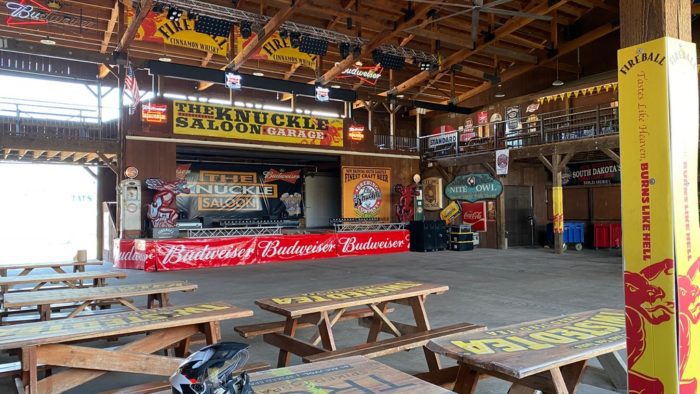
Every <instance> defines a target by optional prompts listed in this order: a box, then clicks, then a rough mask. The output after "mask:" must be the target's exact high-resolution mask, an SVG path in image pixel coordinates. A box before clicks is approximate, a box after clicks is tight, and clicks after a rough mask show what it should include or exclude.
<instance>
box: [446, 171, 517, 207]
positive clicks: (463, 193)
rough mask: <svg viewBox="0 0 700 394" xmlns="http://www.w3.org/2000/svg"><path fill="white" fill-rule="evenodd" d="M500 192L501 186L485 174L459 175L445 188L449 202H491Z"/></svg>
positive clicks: (501, 190)
mask: <svg viewBox="0 0 700 394" xmlns="http://www.w3.org/2000/svg"><path fill="white" fill-rule="evenodd" d="M502 192H503V184H502V183H501V182H500V181H498V179H496V178H494V177H492V176H491V175H490V174H487V173H473V174H466V175H460V176H458V177H456V178H455V179H454V180H453V181H452V182H450V183H449V184H448V185H447V186H446V187H445V195H446V196H447V198H449V199H450V200H460V201H469V202H476V201H484V200H493V199H495V198H496V197H498V196H499V195H500V194H501V193H502Z"/></svg>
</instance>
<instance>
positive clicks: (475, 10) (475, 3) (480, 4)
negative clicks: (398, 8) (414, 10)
mask: <svg viewBox="0 0 700 394" xmlns="http://www.w3.org/2000/svg"><path fill="white" fill-rule="evenodd" d="M409 1H410V2H414V3H424V4H434V5H440V6H449V7H458V8H465V9H464V10H461V11H457V12H453V13H452V14H449V15H445V16H441V17H439V18H434V19H430V20H428V21H426V22H424V23H421V24H420V25H417V26H413V27H409V28H407V29H405V30H407V31H408V30H411V29H415V28H418V27H423V26H425V25H427V24H429V23H435V22H438V21H441V20H444V19H448V18H452V17H455V16H457V15H463V14H466V13H469V12H471V13H472V23H471V30H472V31H471V39H472V47H474V45H475V44H476V40H477V38H478V36H479V16H480V15H479V14H480V13H482V12H485V13H491V14H498V15H508V16H519V17H523V18H530V19H538V20H543V21H549V20H552V17H551V16H549V15H537V14H529V13H527V12H520V11H513V10H504V9H502V8H495V7H496V6H499V5H501V4H505V3H509V2H511V1H513V0H493V1H492V2H490V3H487V4H484V0H466V2H465V3H452V2H445V1H436V0H409ZM468 2H471V4H468Z"/></svg>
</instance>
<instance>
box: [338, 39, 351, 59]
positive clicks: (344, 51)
mask: <svg viewBox="0 0 700 394" xmlns="http://www.w3.org/2000/svg"><path fill="white" fill-rule="evenodd" d="M338 50H339V51H340V58H341V59H345V58H346V57H348V56H350V44H348V43H347V42H341V43H339V44H338Z"/></svg>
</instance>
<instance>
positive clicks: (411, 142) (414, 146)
mask: <svg viewBox="0 0 700 394" xmlns="http://www.w3.org/2000/svg"><path fill="white" fill-rule="evenodd" d="M374 146H376V147H377V148H378V149H379V150H395V151H402V152H415V153H418V138H416V137H399V136H395V135H385V134H375V135H374Z"/></svg>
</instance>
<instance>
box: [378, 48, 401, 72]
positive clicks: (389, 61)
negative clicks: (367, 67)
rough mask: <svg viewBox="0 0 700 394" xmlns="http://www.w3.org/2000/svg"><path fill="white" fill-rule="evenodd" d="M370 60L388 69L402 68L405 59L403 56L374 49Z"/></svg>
mask: <svg viewBox="0 0 700 394" xmlns="http://www.w3.org/2000/svg"><path fill="white" fill-rule="evenodd" d="M372 60H374V62H375V63H377V64H381V65H382V67H384V68H388V69H390V70H402V69H403V66H404V63H405V61H406V59H404V57H403V56H399V55H392V54H389V53H383V52H380V51H378V50H376V49H375V50H374V51H372Z"/></svg>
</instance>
